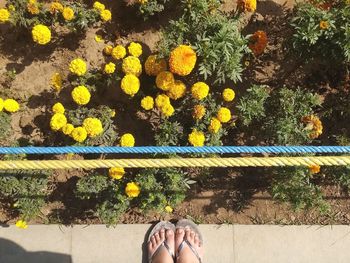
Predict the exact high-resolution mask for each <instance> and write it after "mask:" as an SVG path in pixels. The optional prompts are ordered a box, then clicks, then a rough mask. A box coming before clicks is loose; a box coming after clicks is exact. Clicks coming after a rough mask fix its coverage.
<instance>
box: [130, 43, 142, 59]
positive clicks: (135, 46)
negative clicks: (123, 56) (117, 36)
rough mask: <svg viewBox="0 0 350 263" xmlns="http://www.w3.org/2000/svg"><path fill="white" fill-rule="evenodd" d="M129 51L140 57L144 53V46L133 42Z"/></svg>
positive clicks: (132, 54)
mask: <svg viewBox="0 0 350 263" xmlns="http://www.w3.org/2000/svg"><path fill="white" fill-rule="evenodd" d="M128 51H129V54H130V55H131V56H134V57H139V56H141V54H142V46H141V44H140V43H135V42H131V43H130V45H129V47H128Z"/></svg>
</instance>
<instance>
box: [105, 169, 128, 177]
mask: <svg viewBox="0 0 350 263" xmlns="http://www.w3.org/2000/svg"><path fill="white" fill-rule="evenodd" d="M108 174H109V176H110V177H112V178H113V179H117V180H120V179H122V178H123V175H124V174H125V170H124V168H123V167H112V168H110V169H109V170H108Z"/></svg>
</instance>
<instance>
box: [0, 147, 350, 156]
mask: <svg viewBox="0 0 350 263" xmlns="http://www.w3.org/2000/svg"><path fill="white" fill-rule="evenodd" d="M67 153H77V154H79V153H80V154H87V153H97V154H102V153H105V154H109V153H129V154H156V153H158V154H172V153H178V154H180V153H182V154H193V153H205V154H209V153H217V154H224V153H275V154H279V153H290V154H291V153H350V146H205V147H180V146H179V147H178V146H141V147H118V146H109V147H101V146H96V147H95V146H88V147H81V146H65V147H0V154H67Z"/></svg>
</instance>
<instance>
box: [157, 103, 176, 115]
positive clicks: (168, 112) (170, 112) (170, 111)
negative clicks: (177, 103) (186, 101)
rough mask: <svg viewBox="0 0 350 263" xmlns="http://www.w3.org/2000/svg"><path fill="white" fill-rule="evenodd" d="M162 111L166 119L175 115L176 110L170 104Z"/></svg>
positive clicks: (162, 108) (161, 109)
mask: <svg viewBox="0 0 350 263" xmlns="http://www.w3.org/2000/svg"><path fill="white" fill-rule="evenodd" d="M160 111H161V112H162V113H163V115H164V116H165V117H170V116H171V115H173V114H174V112H175V109H174V107H173V106H172V105H171V104H170V103H168V104H165V105H164V106H163V107H161V108H160Z"/></svg>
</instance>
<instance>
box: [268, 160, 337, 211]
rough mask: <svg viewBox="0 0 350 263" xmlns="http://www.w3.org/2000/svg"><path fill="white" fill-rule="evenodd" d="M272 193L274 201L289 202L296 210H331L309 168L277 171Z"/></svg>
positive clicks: (271, 189) (280, 169)
mask: <svg viewBox="0 0 350 263" xmlns="http://www.w3.org/2000/svg"><path fill="white" fill-rule="evenodd" d="M270 191H271V195H272V197H273V198H274V199H276V200H278V201H281V202H287V203H289V204H291V206H292V207H293V209H296V210H302V209H310V208H318V209H319V210H320V212H321V213H326V212H328V211H329V209H330V207H329V204H328V203H327V202H326V201H325V200H324V198H323V194H322V191H321V188H320V187H319V186H317V185H316V184H315V183H313V182H312V174H311V172H310V171H309V170H308V168H303V167H291V168H279V169H277V170H276V171H275V172H274V177H273V180H272V183H271V188H270Z"/></svg>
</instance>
